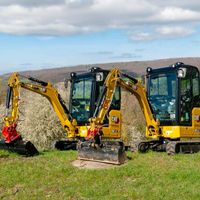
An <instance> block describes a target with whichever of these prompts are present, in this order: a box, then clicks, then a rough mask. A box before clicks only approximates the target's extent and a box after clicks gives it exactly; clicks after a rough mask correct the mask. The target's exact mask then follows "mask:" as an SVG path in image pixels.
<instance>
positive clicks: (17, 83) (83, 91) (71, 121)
mask: <svg viewBox="0 0 200 200" xmlns="http://www.w3.org/2000/svg"><path fill="white" fill-rule="evenodd" d="M108 73H109V71H107V70H102V69H99V68H92V69H91V70H90V71H89V72H87V73H81V74H80V75H79V74H76V73H71V79H70V81H71V95H70V106H69V110H68V108H67V107H66V105H65V103H64V101H63V99H62V98H61V96H60V94H59V93H58V91H57V90H56V89H55V88H54V87H53V86H52V84H51V83H47V82H44V81H41V80H38V79H36V78H33V77H25V76H23V75H20V74H18V73H13V74H12V75H11V76H10V79H9V81H8V91H7V100H6V116H5V117H4V122H5V126H4V128H3V130H2V133H3V135H4V137H5V140H3V141H0V149H8V150H10V151H14V152H17V153H19V154H23V155H34V154H37V153H38V151H37V149H36V148H35V147H34V145H33V144H32V143H31V142H30V141H24V140H23V139H22V137H21V136H20V134H19V133H18V132H17V129H16V127H17V120H18V117H19V111H18V106H19V105H18V104H19V100H20V89H21V88H23V89H26V90H29V91H31V92H35V93H38V94H40V95H42V96H44V97H46V98H47V99H48V100H49V102H50V103H51V105H52V107H53V109H54V111H55V112H56V114H57V116H58V118H59V120H60V122H61V124H62V126H63V128H64V129H65V131H66V133H67V138H68V139H67V140H65V141H58V142H57V143H56V148H58V149H61V150H67V149H76V143H77V141H78V140H84V139H85V138H86V137H87V132H88V128H89V121H88V119H89V118H90V117H91V116H92V115H93V113H94V109H95V107H96V101H97V99H98V96H99V93H100V91H101V88H102V86H103V83H104V81H105V78H106V76H107V75H108ZM114 96H115V98H114V99H113V101H112V102H111V105H112V106H111V107H112V109H113V110H112V113H114V114H117V115H119V116H120V114H119V113H120V111H119V109H120V90H116V92H115V94H114ZM10 107H11V109H10ZM107 121H108V120H107V119H106V120H105V123H107ZM110 126H112V124H111V125H110ZM119 128H120V125H118V129H119ZM104 135H106V137H109V138H112V137H113V138H120V134H119V133H116V134H114V135H112V136H111V135H110V132H109V128H107V127H106V128H105V129H104Z"/></svg>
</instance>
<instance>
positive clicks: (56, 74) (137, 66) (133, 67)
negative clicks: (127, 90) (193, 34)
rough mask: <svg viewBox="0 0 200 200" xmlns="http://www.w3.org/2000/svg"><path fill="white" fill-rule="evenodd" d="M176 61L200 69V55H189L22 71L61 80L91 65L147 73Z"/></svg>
mask: <svg viewBox="0 0 200 200" xmlns="http://www.w3.org/2000/svg"><path fill="white" fill-rule="evenodd" d="M176 62H183V63H186V64H190V65H195V66H197V67H198V68H199V69H200V57H188V58H169V59H160V60H149V61H132V62H117V63H105V64H89V65H78V66H74V67H62V68H52V69H42V70H34V71H25V72H22V74H23V75H30V76H34V77H38V78H40V79H42V80H46V81H51V82H54V83H55V82H61V81H64V80H65V78H68V77H69V74H70V72H83V71H88V70H89V69H90V68H91V67H94V66H96V67H101V68H104V69H111V68H120V69H122V70H125V71H129V72H133V73H136V74H139V75H142V74H145V72H146V68H147V67H152V68H159V67H163V66H168V65H171V64H174V63H176ZM8 77H9V74H6V75H3V76H1V78H3V80H6V79H7V78H8Z"/></svg>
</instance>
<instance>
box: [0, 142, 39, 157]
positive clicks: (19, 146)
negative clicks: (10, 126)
mask: <svg viewBox="0 0 200 200" xmlns="http://www.w3.org/2000/svg"><path fill="white" fill-rule="evenodd" d="M0 149H4V150H8V151H11V152H14V153H18V154H20V155H24V156H34V155H38V154H39V152H38V150H37V149H36V148H35V146H34V145H33V144H32V143H31V142H30V141H23V140H22V139H18V140H17V141H15V142H13V143H6V142H5V141H4V140H1V141H0Z"/></svg>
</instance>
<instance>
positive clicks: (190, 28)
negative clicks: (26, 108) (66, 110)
mask: <svg viewBox="0 0 200 200" xmlns="http://www.w3.org/2000/svg"><path fill="white" fill-rule="evenodd" d="M199 52H200V1H199V0H190V1H188V0H168V1H163V0H103V1H102V0H0V55H1V56H0V74H3V73H8V72H13V71H23V70H34V69H43V68H52V67H62V66H75V65H79V64H96V63H108V62H119V61H122V62H125V61H140V60H154V59H162V58H172V57H173V58H174V57H199Z"/></svg>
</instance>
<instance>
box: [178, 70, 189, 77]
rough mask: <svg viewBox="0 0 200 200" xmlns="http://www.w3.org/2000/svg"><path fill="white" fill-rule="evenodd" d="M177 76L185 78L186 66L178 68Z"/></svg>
mask: <svg viewBox="0 0 200 200" xmlns="http://www.w3.org/2000/svg"><path fill="white" fill-rule="evenodd" d="M177 73H178V78H185V77H186V74H187V69H186V68H179V69H178V71H177Z"/></svg>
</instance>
